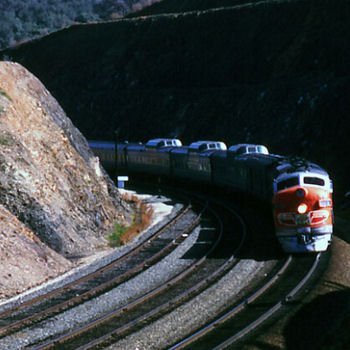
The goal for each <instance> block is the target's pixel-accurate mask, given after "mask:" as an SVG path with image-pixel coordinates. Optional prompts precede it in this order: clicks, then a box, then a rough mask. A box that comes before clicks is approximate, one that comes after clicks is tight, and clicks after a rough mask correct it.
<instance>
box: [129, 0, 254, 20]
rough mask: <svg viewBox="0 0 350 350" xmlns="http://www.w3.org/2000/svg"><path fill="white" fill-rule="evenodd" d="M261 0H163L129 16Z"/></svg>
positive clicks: (200, 8) (202, 9) (201, 9)
mask: <svg viewBox="0 0 350 350" xmlns="http://www.w3.org/2000/svg"><path fill="white" fill-rule="evenodd" d="M256 2H261V0H162V1H160V2H156V3H154V4H153V5H152V6H148V7H146V8H144V9H142V10H140V11H138V12H136V13H131V14H129V15H127V17H135V16H150V15H156V14H164V13H178V12H189V11H206V10H208V9H214V8H222V7H232V6H237V5H244V4H252V3H256Z"/></svg>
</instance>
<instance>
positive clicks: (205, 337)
mask: <svg viewBox="0 0 350 350" xmlns="http://www.w3.org/2000/svg"><path fill="white" fill-rule="evenodd" d="M202 206H203V207H204V206H206V205H203V204H202ZM209 211H210V212H211V213H210V215H207V213H208V212H209ZM197 212H201V213H200V215H197V216H196V215H194V213H193V211H192V210H191V209H190V208H187V209H184V210H183V211H182V212H181V213H179V215H178V216H177V217H176V218H175V219H174V220H173V223H172V224H170V226H169V227H168V228H166V229H165V231H162V230H160V231H161V232H158V233H157V234H156V235H155V237H154V238H152V239H147V241H146V242H145V245H140V247H139V248H137V250H135V252H133V253H130V254H131V255H130V256H129V255H128V254H127V255H126V256H123V257H121V258H120V260H117V261H115V262H112V263H111V266H112V265H114V264H115V265H114V267H110V266H106V267H104V268H103V269H102V270H101V271H100V272H98V273H97V274H101V275H103V276H104V281H103V282H102V283H101V280H98V279H96V280H95V277H92V276H90V277H88V276H87V277H84V278H82V279H81V281H80V282H78V281H77V282H75V283H73V284H72V289H71V290H70V291H69V292H68V294H65V289H64V288H63V289H62V290H61V291H60V292H58V291H54V292H52V295H50V296H49V297H48V298H46V299H45V297H43V300H44V302H43V303H42V301H41V300H40V299H38V300H35V301H34V302H32V304H28V305H24V306H22V307H20V308H18V310H17V311H15V310H9V311H8V312H7V313H6V314H4V313H3V314H2V315H0V319H2V322H7V321H8V324H7V325H5V326H3V327H1V328H0V332H2V334H3V339H0V347H2V346H4V347H5V346H6V347H8V348H11V349H12V348H13V349H15V348H18V349H21V348H28V349H36V350H38V349H80V350H83V349H100V348H105V347H108V346H109V345H110V344H112V345H111V349H114V348H128V347H130V348H135V346H136V347H137V344H140V342H141V344H142V342H143V341H144V340H142V339H145V338H147V337H150V334H156V331H154V329H155V328H154V327H158V328H159V327H160V328H161V327H163V326H164V327H165V328H164V329H163V330H161V331H160V332H161V333H160V334H162V337H164V335H165V334H167V330H166V327H167V323H168V319H169V318H175V319H176V318H177V317H179V316H177V315H179V314H181V313H186V314H187V313H188V314H189V315H190V314H191V312H193V310H191V308H192V309H195V308H196V307H197V306H196V305H197V304H198V303H201V302H198V301H197V300H201V299H205V298H207V299H206V300H207V301H204V302H203V303H204V305H205V303H206V302H207V303H209V304H210V303H212V301H210V300H209V299H210V298H208V295H212V294H215V293H217V295H219V298H220V299H223V300H222V303H221V304H222V305H220V306H218V307H217V308H216V309H215V308H214V309H215V311H213V313H212V315H210V316H208V317H207V319H206V320H204V321H200V322H199V323H198V324H196V325H194V326H192V325H191V326H190V327H187V328H186V329H182V332H180V333H179V334H172V333H171V332H169V334H167V335H168V339H166V340H164V341H163V342H160V343H159V345H156V344H152V346H153V345H154V346H153V348H159V349H165V348H170V349H183V348H190V349H213V348H216V349H226V348H231V347H232V348H235V346H237V344H240V343H239V342H240V341H242V339H243V341H244V339H246V337H247V335H249V334H252V333H253V334H254V331H256V329H257V328H258V327H260V326H261V325H262V324H266V322H269V320H270V319H271V318H272V317H274V316H276V313H278V312H281V311H282V310H283V309H285V308H288V307H289V305H291V303H292V301H293V300H295V297H296V295H297V294H298V293H299V292H300V290H302V289H303V287H304V286H305V285H306V284H307V283H308V281H309V279H310V278H311V277H312V276H313V272H314V270H316V269H317V265H318V262H319V261H320V259H319V255H318V256H317V257H316V258H315V257H312V256H311V257H310V256H303V257H288V258H287V257H286V258H285V259H279V260H277V261H273V262H270V263H266V262H263V263H257V262H250V265H249V264H248V265H246V262H245V261H241V260H240V259H239V256H244V253H243V254H242V252H244V248H243V241H244V239H245V235H246V227H245V225H244V223H243V221H242V220H241V219H240V218H239V217H238V216H237V214H236V213H235V212H233V211H232V209H230V208H228V207H227V205H223V203H216V202H214V201H212V202H211V203H210V205H209V206H208V207H207V208H206V214H205V215H204V213H203V211H202V210H197ZM186 217H187V219H186ZM189 217H191V219H189ZM184 218H185V220H184V221H185V222H187V223H186V225H185V224H184V223H183V219H184ZM199 220H201V231H199V232H198V228H197V237H196V238H195V240H194V241H193V243H192V246H191V247H190V248H186V249H185V250H184V251H183V252H182V253H181V254H180V258H177V261H180V260H186V261H187V260H189V261H190V263H187V264H186V265H184V266H181V267H179V268H178V269H177V270H176V273H173V274H172V275H170V276H169V278H167V279H163V280H162V281H161V282H159V283H158V285H156V286H153V287H152V288H149V289H148V290H145V291H144V292H142V293H138V294H135V295H134V296H132V297H130V298H128V300H123V301H122V302H120V303H119V304H118V305H117V306H115V307H113V308H112V309H111V308H109V309H107V310H105V311H103V313H101V314H99V315H98V317H94V318H91V317H90V318H89V317H86V320H87V321H86V322H85V320H84V321H81V322H80V323H79V324H77V325H74V326H72V327H71V328H72V329H71V330H67V327H66V328H65V329H64V328H62V329H61V330H58V331H57V332H53V333H50V332H48V333H47V334H45V335H44V336H42V335H40V336H38V335H34V336H33V337H30V339H29V338H26V340H25V341H24V342H22V343H21V342H20V343H19V346H18V347H12V346H11V344H13V343H11V339H12V340H13V341H14V343H16V342H17V341H18V339H20V338H23V337H28V334H30V333H32V332H33V330H34V332H33V334H36V333H35V332H36V331H37V330H38V329H41V328H43V329H45V328H47V327H49V326H48V325H50V322H51V319H52V318H53V319H55V317H53V316H54V315H57V316H56V324H57V321H58V320H59V319H60V318H61V315H64V314H65V313H69V312H73V313H79V312H80V313H82V314H83V313H84V311H81V310H79V307H80V306H81V307H84V304H83V303H84V301H85V300H89V302H91V301H94V300H95V299H98V297H99V296H101V295H102V294H103V293H106V294H109V291H111V292H113V291H114V290H118V288H122V287H123V286H124V285H128V283H129V281H130V282H131V283H132V282H133V281H135V282H134V284H138V283H140V282H138V278H139V277H140V276H142V275H143V274H147V270H149V271H148V272H150V270H152V268H154V270H155V271H156V270H157V269H158V270H161V269H162V267H161V264H162V262H163V260H166V259H167V257H168V256H170V255H172V254H174V253H175V251H176V250H177V249H179V248H180V247H181V245H182V244H181V242H182V241H183V240H184V238H185V237H187V236H189V237H190V236H192V235H194V234H193V233H192V234H191V233H190V232H193V229H194V227H196V226H197V225H198V221H199ZM190 221H191V222H192V224H189V222H190ZM214 221H215V222H217V223H218V224H215V225H214ZM170 227H172V228H171V229H170ZM185 227H186V229H187V231H186V232H185V231H183V230H184V229H185ZM232 227H234V228H235V229H234V230H232ZM175 232H177V233H175ZM152 240H153V241H154V244H153V245H152V244H151V242H152ZM160 242H162V243H160ZM160 246H161V247H160ZM242 248H243V250H242ZM144 251H148V254H149V255H148V254H144ZM151 251H152V253H151ZM132 256H133V257H132ZM314 258H315V259H314ZM129 259H131V260H132V261H133V264H134V265H133V266H134V268H130V269H127V268H126V269H124V270H123V269H122V268H121V266H123V264H125V261H129V263H130V260H129ZM129 263H128V264H129ZM128 264H127V266H129V267H130V266H131V265H130V264H129V265H128ZM158 265H159V266H158ZM265 265H266V266H265ZM247 266H248V267H247ZM119 268H120V271H122V270H123V272H120V274H116V275H113V273H111V271H115V270H118V269H119ZM242 271H243V272H242ZM240 274H241V275H243V277H242V278H243V279H244V278H246V281H245V283H242V282H241V284H240V285H241V287H236V286H233V287H231V289H232V290H231V295H230V294H228V295H226V296H225V295H224V294H225V292H224V293H223V294H221V292H220V288H223V287H222V286H224V288H226V286H225V285H226V284H229V283H228V281H230V280H232V279H235V278H237V276H238V275H240ZM245 274H246V277H244V276H245ZM254 274H256V275H254ZM150 276H152V275H150ZM252 276H253V277H252ZM291 276H293V277H292V278H291ZM147 279H152V277H147V278H146V280H147ZM144 280H145V279H144ZM141 281H142V280H141ZM225 281H226V282H225ZM80 283H82V284H80ZM90 283H92V284H90ZM220 284H221V287H219V285H220ZM82 286H84V287H82ZM271 286H273V288H271ZM126 288H130V287H126ZM237 288H241V289H242V290H240V291H239V292H237V293H236V291H235V290H237ZM124 290H125V289H124ZM216 290H219V292H216ZM271 290H272V292H271ZM60 293H62V294H63V295H65V297H64V298H65V299H64V300H63V301H62V300H61V299H60V297H58V300H59V302H57V303H54V305H52V304H51V300H56V297H57V296H58V295H59V294H60ZM235 293H236V294H235ZM76 294H78V295H76ZM52 298H53V299H52ZM109 298H111V299H114V296H113V294H111V295H110V296H109ZM225 298H226V299H225ZM106 300H108V298H107V299H106ZM208 300H209V302H208ZM107 302H108V301H107ZM37 304H38V305H39V309H36V307H37V306H36V305H37ZM40 305H41V306H40ZM43 305H49V307H43ZM41 308H42V310H41ZM204 308H206V306H204ZM35 310H37V311H35ZM64 310H66V311H65V312H64ZM179 310H180V311H179ZM181 310H182V311H181ZM208 310H209V307H208ZM33 311H34V312H33ZM208 313H209V311H208ZM3 315H5V316H6V315H8V316H9V317H8V318H3ZM18 315H19V320H16V319H15V318H16V317H18ZM23 315H25V316H24V317H23ZM64 317H65V316H63V318H64ZM82 317H83V316H82ZM189 317H191V316H189ZM192 317H193V318H195V317H196V315H195V314H194V316H192ZM45 319H46V321H45ZM4 320H5V321H4ZM13 320H14V321H13ZM45 322H46V323H47V324H48V325H47V324H46V323H45ZM181 323H183V324H186V322H184V321H182V320H181V318H180V317H179V319H178V324H177V325H176V322H175V325H172V326H170V327H173V328H174V327H175V328H176V327H178V328H179V329H180V328H184V327H181ZM52 324H54V323H52ZM159 325H160V326H159ZM152 327H153V328H152ZM12 333H13V334H12ZM39 333H40V332H39ZM41 333H42V332H41ZM11 334H12V335H11ZM11 337H12V338H11ZM155 337H157V336H156V335H155ZM16 339H17V340H16ZM174 341H175V343H174ZM17 344H18V343H17ZM145 344H146V345H144V347H142V346H141V348H147V347H148V345H147V342H146V343H145ZM16 346H17V345H16Z"/></svg>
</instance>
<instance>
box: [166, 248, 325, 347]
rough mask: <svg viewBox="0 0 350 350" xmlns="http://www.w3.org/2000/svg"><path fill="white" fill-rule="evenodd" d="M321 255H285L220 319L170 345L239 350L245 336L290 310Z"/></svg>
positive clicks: (315, 268) (318, 263) (311, 276)
mask: <svg viewBox="0 0 350 350" xmlns="http://www.w3.org/2000/svg"><path fill="white" fill-rule="evenodd" d="M320 262H321V253H318V254H317V255H311V256H310V255H309V256H288V257H287V258H286V259H284V260H283V261H281V262H280V263H279V264H278V265H277V266H276V269H275V270H274V271H272V272H271V274H270V276H268V277H267V278H266V279H265V280H264V281H263V283H262V284H261V286H259V288H258V289H257V290H256V291H254V292H253V293H251V294H249V295H246V296H245V297H244V298H243V299H242V300H241V301H240V302H239V303H237V304H235V305H233V306H231V307H229V308H228V309H227V310H226V311H225V312H223V313H222V315H220V317H218V318H216V319H215V320H213V321H211V322H210V323H208V324H206V325H205V326H203V327H201V328H200V329H198V330H196V332H193V333H192V334H190V335H189V336H188V337H186V338H185V339H182V340H181V341H179V342H177V343H175V344H173V345H172V346H171V347H169V350H175V349H176V350H177V349H191V350H192V349H193V350H196V349H215V350H223V349H239V348H241V347H242V345H243V341H244V340H245V337H249V336H251V335H252V334H254V332H257V331H258V330H259V329H260V328H261V327H262V326H264V325H268V324H270V323H271V322H273V321H275V320H276V315H278V314H279V313H280V312H282V311H286V309H290V308H292V307H293V306H294V305H293V304H294V303H295V302H296V301H297V298H298V296H300V295H301V294H302V292H303V290H306V286H307V285H308V284H309V283H311V281H312V279H313V278H314V277H315V272H316V270H317V269H318V268H319V265H320Z"/></svg>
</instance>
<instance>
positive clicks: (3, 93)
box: [0, 89, 12, 101]
mask: <svg viewBox="0 0 350 350" xmlns="http://www.w3.org/2000/svg"><path fill="white" fill-rule="evenodd" d="M1 96H3V97H5V98H7V99H8V100H9V101H12V99H11V97H10V96H9V95H8V94H7V93H6V91H4V90H2V89H0V97H1Z"/></svg>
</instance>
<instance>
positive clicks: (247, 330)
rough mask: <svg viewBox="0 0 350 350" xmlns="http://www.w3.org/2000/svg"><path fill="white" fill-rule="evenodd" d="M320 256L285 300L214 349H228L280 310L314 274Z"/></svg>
mask: <svg viewBox="0 0 350 350" xmlns="http://www.w3.org/2000/svg"><path fill="white" fill-rule="evenodd" d="M320 257H321V253H318V254H317V255H316V258H315V261H314V263H313V265H312V266H311V268H310V269H309V271H308V272H307V273H306V275H305V276H304V278H303V279H302V280H301V281H300V282H299V283H298V284H297V285H296V286H295V287H294V288H293V289H292V290H291V291H290V292H289V293H288V294H287V295H286V297H285V299H284V300H280V301H279V302H277V303H276V304H275V305H274V306H273V307H271V308H270V309H269V310H268V311H266V312H265V313H264V314H262V315H261V316H260V317H259V318H257V319H256V320H255V321H254V322H252V323H251V324H249V325H248V326H247V327H245V328H244V329H242V330H241V331H240V332H238V333H236V334H235V335H233V336H232V337H230V338H228V339H227V340H226V341H224V342H223V343H221V344H220V345H218V346H216V347H215V348H213V350H224V349H227V348H228V347H229V346H232V344H233V343H235V342H237V341H238V340H239V339H241V338H243V337H244V336H246V335H247V334H248V333H250V332H252V331H253V330H254V329H256V328H258V327H259V326H261V325H262V324H263V323H264V322H266V321H267V320H268V319H269V318H270V317H272V316H273V315H274V314H275V313H276V312H277V311H278V310H280V309H281V308H282V306H283V305H284V304H285V302H290V301H291V300H292V299H293V298H294V297H295V295H296V294H297V293H299V292H300V290H301V289H302V288H303V287H304V286H305V284H306V283H307V282H308V281H309V280H310V278H311V277H312V276H313V274H314V272H315V270H316V268H317V267H318V265H319V263H320Z"/></svg>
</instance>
